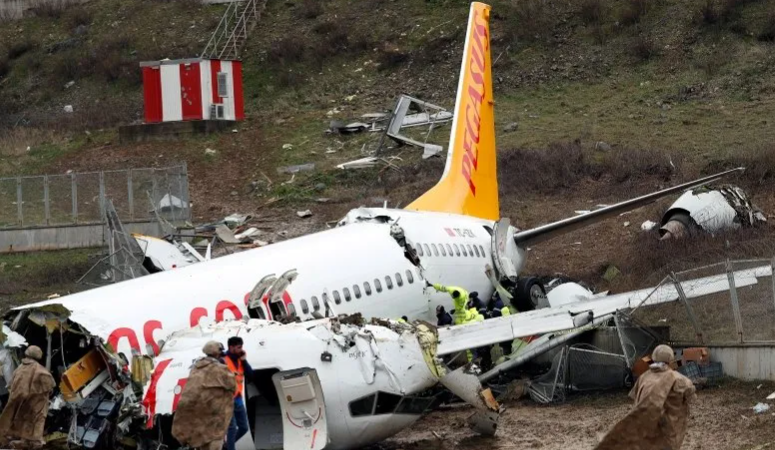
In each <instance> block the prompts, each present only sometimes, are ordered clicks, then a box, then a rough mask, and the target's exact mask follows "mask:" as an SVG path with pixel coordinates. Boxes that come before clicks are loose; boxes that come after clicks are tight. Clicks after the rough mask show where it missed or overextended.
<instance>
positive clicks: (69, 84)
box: [65, 80, 75, 89]
mask: <svg viewBox="0 0 775 450" xmlns="http://www.w3.org/2000/svg"><path fill="white" fill-rule="evenodd" d="M74 85H75V81H73V80H70V81H68V82H67V83H65V89H69V88H71V87H73V86H74Z"/></svg>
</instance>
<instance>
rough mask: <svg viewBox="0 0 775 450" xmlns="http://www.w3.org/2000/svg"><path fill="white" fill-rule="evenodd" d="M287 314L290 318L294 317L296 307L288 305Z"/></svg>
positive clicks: (291, 304)
mask: <svg viewBox="0 0 775 450" xmlns="http://www.w3.org/2000/svg"><path fill="white" fill-rule="evenodd" d="M288 313H290V315H292V316H295V315H296V307H295V306H293V303H288Z"/></svg>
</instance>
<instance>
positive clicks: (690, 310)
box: [670, 272, 703, 344]
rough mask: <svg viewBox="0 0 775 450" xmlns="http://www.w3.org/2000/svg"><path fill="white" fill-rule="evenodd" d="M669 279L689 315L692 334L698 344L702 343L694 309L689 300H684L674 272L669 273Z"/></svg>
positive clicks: (682, 289) (679, 283)
mask: <svg viewBox="0 0 775 450" xmlns="http://www.w3.org/2000/svg"><path fill="white" fill-rule="evenodd" d="M670 278H672V280H673V284H674V285H675V290H676V292H677V293H678V298H680V299H681V301H682V302H683V304H684V307H685V308H686V314H688V315H689V320H690V321H691V322H692V326H694V333H695V334H696V335H697V339H699V341H700V342H699V343H700V344H702V343H703V337H702V329H701V328H700V325H699V324H698V323H697V317H696V316H695V315H694V309H693V308H692V305H690V304H689V299H688V298H686V293H685V292H684V288H683V286H682V285H681V282H680V281H678V277H676V275H675V272H671V273H670Z"/></svg>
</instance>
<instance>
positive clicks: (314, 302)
mask: <svg viewBox="0 0 775 450" xmlns="http://www.w3.org/2000/svg"><path fill="white" fill-rule="evenodd" d="M310 300H311V301H312V309H313V310H314V311H320V302H319V301H318V298H317V297H315V296H314V295H313V296H312V297H311V298H310Z"/></svg>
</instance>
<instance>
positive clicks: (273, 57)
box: [267, 36, 306, 65]
mask: <svg viewBox="0 0 775 450" xmlns="http://www.w3.org/2000/svg"><path fill="white" fill-rule="evenodd" d="M305 48H306V47H305V45H304V41H302V40H301V39H300V38H298V37H296V36H287V37H284V38H282V39H280V40H279V41H275V42H272V45H271V46H270V47H269V51H268V52H267V59H268V60H269V62H271V63H278V64H281V65H285V64H288V63H295V62H299V61H301V60H302V58H303V57H304V50H305Z"/></svg>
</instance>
